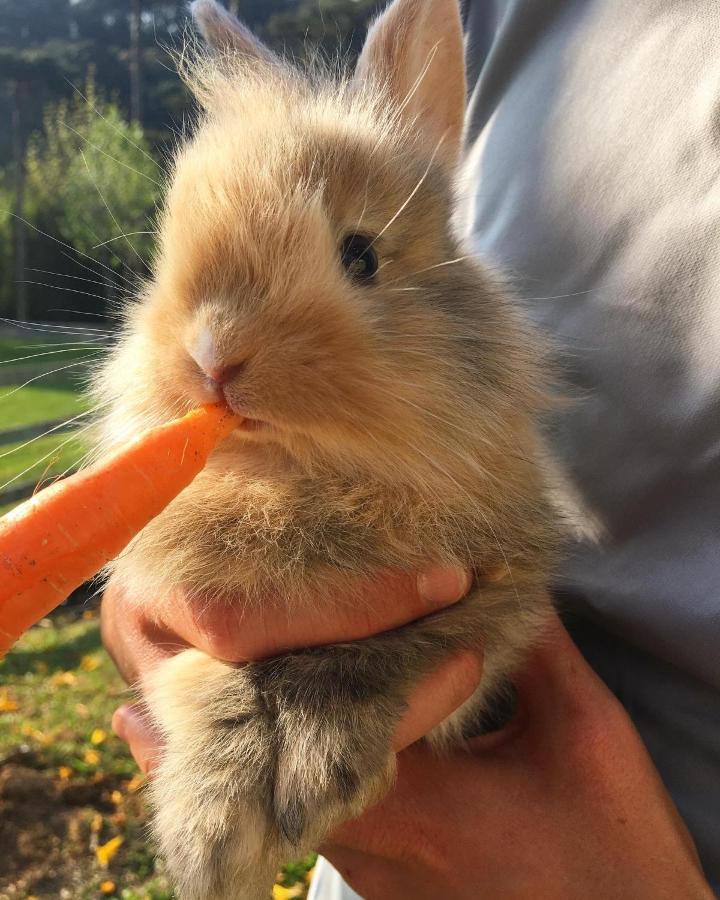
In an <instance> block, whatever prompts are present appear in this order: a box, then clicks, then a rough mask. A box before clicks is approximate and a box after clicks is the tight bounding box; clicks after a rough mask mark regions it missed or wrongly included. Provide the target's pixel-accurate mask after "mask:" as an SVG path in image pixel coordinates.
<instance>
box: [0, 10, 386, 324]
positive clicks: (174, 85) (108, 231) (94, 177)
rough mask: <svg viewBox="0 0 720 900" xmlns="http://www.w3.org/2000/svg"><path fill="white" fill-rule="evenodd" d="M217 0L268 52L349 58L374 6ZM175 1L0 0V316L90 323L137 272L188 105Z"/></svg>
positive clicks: (184, 17)
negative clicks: (90, 280)
mask: <svg viewBox="0 0 720 900" xmlns="http://www.w3.org/2000/svg"><path fill="white" fill-rule="evenodd" d="M229 5H230V6H231V8H233V9H234V11H236V12H238V13H239V14H240V15H241V17H242V18H243V19H244V20H245V22H246V23H247V24H249V25H250V26H251V27H252V28H254V29H255V31H256V32H257V33H258V34H259V35H260V36H261V37H263V38H264V39H265V40H266V41H267V42H268V43H269V44H270V45H271V46H273V47H274V48H275V49H276V50H278V51H281V52H284V53H286V54H289V55H295V56H302V55H303V53H304V52H305V50H306V49H307V48H308V47H313V48H314V47H317V46H320V47H321V48H322V49H323V50H324V51H325V52H326V53H327V54H329V55H331V56H335V55H337V53H338V51H340V53H341V54H342V55H343V56H344V57H346V58H349V59H352V56H353V55H354V53H355V52H356V51H357V48H358V46H359V44H360V42H361V40H362V36H363V34H364V32H365V28H366V24H367V20H368V18H369V17H370V15H371V13H372V12H373V11H374V10H375V9H376V8H377V7H378V6H379V5H380V4H379V3H378V2H377V0H239V2H238V0H229ZM187 6H188V4H187V0H23V2H22V3H19V2H17V0H0V122H3V123H7V127H4V128H0V315H3V316H6V317H12V318H16V319H27V318H31V319H36V320H37V319H42V320H53V319H55V320H58V319H60V320H64V321H67V320H68V315H69V314H68V313H67V310H68V309H71V310H73V311H74V312H75V313H79V314H80V315H81V317H82V316H85V317H90V316H91V315H93V314H94V315H102V314H104V312H105V311H106V310H105V306H106V305H107V302H108V301H110V302H112V301H113V299H114V298H115V296H116V295H117V294H118V293H121V292H122V291H123V290H127V289H128V286H129V285H131V284H132V282H133V280H134V278H133V276H134V275H135V274H137V273H139V272H141V271H142V270H143V268H144V265H143V262H142V261H141V260H142V259H144V260H147V259H148V258H149V254H150V249H151V245H152V242H151V235H148V234H138V233H137V232H148V231H151V230H152V215H153V211H154V209H155V204H156V202H157V200H158V198H159V185H160V183H161V182H162V171H163V167H164V164H165V160H166V159H167V156H168V153H169V152H170V150H171V147H172V144H173V142H174V141H175V140H176V134H177V132H178V131H179V129H180V128H181V127H182V125H183V123H184V121H185V120H186V119H187V113H188V110H189V109H190V105H191V102H190V98H189V97H188V96H187V93H186V91H185V89H184V88H183V86H182V84H181V83H180V80H179V79H178V77H177V76H176V74H175V72H174V71H173V66H172V60H171V56H170V54H169V52H168V51H169V50H170V49H171V48H175V49H177V48H178V47H179V46H181V44H182V42H183V39H184V36H185V35H186V34H187V30H188V28H189V27H190V26H189V21H188V13H187ZM123 233H127V234H130V233H134V234H132V236H131V237H129V238H128V239H127V240H125V239H124V238H122V237H121V235H122V234H123ZM58 241H59V242H61V243H57V242H58ZM106 242H109V243H106ZM61 244H64V245H69V248H71V249H68V246H62V245H61ZM101 245H102V246H101ZM131 245H132V246H131ZM133 247H134V248H135V249H133ZM72 251H77V252H75V253H74V252H72ZM88 257H92V259H93V260H97V263H96V264H92V266H91V267H92V269H93V272H94V273H95V275H94V276H93V277H94V278H95V279H97V280H98V282H99V286H97V285H96V286H95V287H94V288H88V289H87V293H89V294H93V295H94V296H86V294H83V293H80V291H81V290H83V288H84V285H83V282H81V281H80V279H82V278H87V277H88V272H87V267H88V265H90V260H89V259H88ZM51 272H52V273H54V274H53V275H52V276H50V275H49V273H51ZM39 273H42V274H43V275H44V277H37V276H38V274H39ZM85 287H87V286H86V285H85ZM58 295H62V296H63V300H62V302H58ZM75 318H77V316H75Z"/></svg>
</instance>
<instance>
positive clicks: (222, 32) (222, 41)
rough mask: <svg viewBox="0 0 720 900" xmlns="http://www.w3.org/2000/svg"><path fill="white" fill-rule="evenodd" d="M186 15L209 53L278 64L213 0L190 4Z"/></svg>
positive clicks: (195, 1)
mask: <svg viewBox="0 0 720 900" xmlns="http://www.w3.org/2000/svg"><path fill="white" fill-rule="evenodd" d="M190 12H191V13H192V17H193V20H194V22H195V24H196V26H197V28H198V30H199V31H200V33H201V34H202V36H203V37H204V38H205V42H206V43H207V45H208V46H209V47H211V48H212V49H213V50H218V51H223V50H231V51H234V52H236V53H240V54H242V56H245V57H247V58H248V59H257V60H258V61H261V62H264V63H270V64H277V63H278V62H279V60H278V58H277V57H276V56H275V54H274V53H273V52H272V50H270V49H269V48H268V47H266V46H265V44H263V42H262V41H260V40H258V38H256V37H255V35H254V34H253V33H252V31H250V29H249V28H246V27H245V26H244V25H243V23H242V22H240V21H239V20H238V19H236V18H235V16H233V15H232V14H231V13H229V12H228V11H227V10H226V9H225V7H224V6H221V5H220V4H219V3H217V2H216V0H194V2H192V3H191V4H190Z"/></svg>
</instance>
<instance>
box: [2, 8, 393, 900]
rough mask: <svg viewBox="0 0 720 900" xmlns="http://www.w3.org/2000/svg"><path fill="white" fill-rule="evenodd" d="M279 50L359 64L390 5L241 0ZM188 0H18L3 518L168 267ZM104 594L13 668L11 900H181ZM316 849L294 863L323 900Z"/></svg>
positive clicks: (7, 76) (52, 469)
mask: <svg viewBox="0 0 720 900" xmlns="http://www.w3.org/2000/svg"><path fill="white" fill-rule="evenodd" d="M228 5H229V7H230V8H231V9H232V10H233V11H234V12H236V13H238V14H239V15H240V16H241V18H242V19H243V20H244V21H245V22H246V23H247V24H248V25H250V26H251V27H252V28H253V29H254V30H255V32H256V33H257V34H258V35H260V36H261V37H262V38H263V40H265V41H266V42H267V43H268V44H270V45H271V46H272V47H273V48H274V49H276V50H278V51H279V52H283V53H286V54H291V55H295V56H303V55H304V54H305V53H306V52H307V51H308V50H314V49H315V48H317V47H320V48H321V49H322V50H323V51H324V52H326V53H327V54H328V55H330V56H336V55H337V53H338V52H340V53H341V54H342V55H343V56H344V57H345V58H347V59H348V61H349V62H352V60H353V58H354V56H355V54H356V52H357V50H358V49H359V46H360V44H361V43H362V39H363V36H364V33H365V30H366V26H367V22H368V19H369V18H370V17H371V15H372V14H373V12H374V11H375V10H376V9H377V8H378V7H379V6H381V5H383V4H382V3H378V2H376V0H229V3H228ZM187 6H188V3H187V0H166V2H163V0H0V514H2V513H5V512H7V511H8V510H9V509H11V508H12V507H13V506H14V505H15V504H17V503H18V502H20V501H21V500H22V499H24V498H26V497H28V496H29V495H31V494H32V493H33V492H34V491H35V490H37V488H38V486H40V487H41V486H42V485H44V484H46V483H47V482H48V481H49V480H52V479H55V478H57V477H61V476H63V475H65V474H67V473H69V472H72V471H73V470H74V469H76V468H77V467H78V466H79V465H81V463H82V460H83V458H84V456H85V453H86V452H87V445H86V442H85V434H86V432H87V430H88V427H89V426H88V424H87V423H88V421H89V417H90V415H91V414H92V410H91V409H90V408H89V404H88V401H87V400H86V399H85V397H84V395H83V385H84V383H85V382H86V380H87V376H88V373H89V371H91V370H92V367H93V365H94V363H96V362H97V360H98V359H99V357H101V355H102V354H103V353H105V352H107V349H108V347H109V346H111V345H112V341H113V339H114V335H115V328H116V322H117V318H116V317H117V310H118V308H119V305H120V304H121V303H122V301H123V298H124V297H126V296H128V295H131V294H132V293H133V292H134V291H135V289H136V287H137V284H138V281H139V279H140V278H142V277H143V276H144V275H147V273H148V265H149V262H150V259H151V254H152V246H153V216H154V212H155V209H156V206H157V204H158V202H160V200H161V186H162V183H163V171H164V169H165V166H166V162H167V159H168V157H169V155H170V154H171V153H172V149H173V146H174V144H175V142H176V141H177V139H178V135H179V134H180V132H181V131H182V130H183V128H184V127H185V126H186V123H187V121H188V113H189V111H190V110H191V101H190V98H189V96H188V95H187V93H186V91H185V90H184V88H183V86H182V84H181V82H180V80H179V78H178V77H177V75H176V74H175V71H174V68H173V61H172V51H173V50H177V49H179V48H180V47H181V46H182V43H183V39H184V35H186V33H187V29H188V28H189V22H188V13H187ZM96 593H97V591H96V588H93V587H92V586H89V587H88V589H86V590H85V591H83V592H80V594H79V595H77V596H76V597H74V598H73V601H72V602H71V603H69V604H67V605H66V606H65V607H64V608H63V609H62V610H60V611H59V612H58V613H57V614H56V615H53V616H52V617H51V618H48V619H46V620H44V621H43V622H42V623H40V625H39V626H38V627H36V628H34V629H32V630H31V632H29V633H28V634H27V635H26V636H25V637H24V638H23V640H22V641H21V642H20V643H19V644H18V645H17V646H16V648H15V649H14V650H13V651H12V652H11V653H10V654H9V655H8V657H7V658H6V659H5V660H4V661H2V662H0V848H2V849H1V851H0V900H10V898H12V900H20V898H22V900H32V898H48V900H49V898H52V900H57V898H61V900H66V898H67V900H71V898H78V900H89V898H97V897H122V898H124V900H141V898H148V900H167V898H170V897H171V896H172V893H171V891H170V889H169V887H168V884H167V882H166V880H165V878H164V876H163V873H162V867H161V864H159V863H158V862H157V861H156V860H155V857H154V854H153V850H152V846H151V844H150V843H149V841H148V838H147V832H146V825H147V809H146V804H145V801H144V797H143V790H142V784H143V779H142V778H141V777H140V776H139V775H138V774H137V770H136V768H135V765H134V763H133V762H132V760H131V759H130V757H129V756H128V754H127V751H126V749H125V747H124V745H123V744H122V743H121V742H120V741H119V740H118V739H117V738H115V737H114V736H113V735H112V733H111V731H110V726H109V723H110V717H111V715H112V712H113V710H114V709H115V707H116V706H118V705H119V704H120V703H121V702H123V701H124V700H126V699H129V697H130V694H129V692H128V691H127V690H126V688H125V686H124V685H123V684H122V682H121V681H120V679H119V678H118V676H117V674H116V673H115V671H114V668H113V666H112V663H111V661H110V660H109V658H108V657H107V654H106V653H105V652H104V650H103V649H102V647H101V643H100V636H99V628H98V618H97V597H96V596H95V594H96ZM313 862H314V860H313V858H309V859H306V860H301V861H295V862H292V861H289V864H288V867H287V868H286V869H285V870H284V871H283V872H281V873H278V883H277V885H276V886H275V889H274V895H273V896H274V898H275V900H285V898H293V897H304V896H305V892H306V889H307V883H308V880H309V873H310V872H311V870H312V866H313Z"/></svg>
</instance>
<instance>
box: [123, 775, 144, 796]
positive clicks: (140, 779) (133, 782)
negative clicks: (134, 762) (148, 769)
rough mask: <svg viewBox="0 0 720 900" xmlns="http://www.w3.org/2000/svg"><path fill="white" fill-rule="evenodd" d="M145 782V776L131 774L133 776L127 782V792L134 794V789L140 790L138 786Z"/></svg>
mask: <svg viewBox="0 0 720 900" xmlns="http://www.w3.org/2000/svg"><path fill="white" fill-rule="evenodd" d="M144 784H145V776H144V775H133V777H132V778H131V779H130V781H128V783H127V789H128V793H130V794H134V793H135V791H138V790H140V788H141V787H142V786H143V785H144Z"/></svg>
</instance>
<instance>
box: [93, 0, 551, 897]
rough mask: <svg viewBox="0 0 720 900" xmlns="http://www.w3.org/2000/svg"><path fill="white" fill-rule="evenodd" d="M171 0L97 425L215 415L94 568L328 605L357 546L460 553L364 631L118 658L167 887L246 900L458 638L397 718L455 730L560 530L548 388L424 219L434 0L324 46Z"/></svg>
mask: <svg viewBox="0 0 720 900" xmlns="http://www.w3.org/2000/svg"><path fill="white" fill-rule="evenodd" d="M192 12H193V15H194V18H195V21H196V23H197V25H198V27H199V30H200V31H201V32H202V35H203V37H204V38H205V42H206V44H207V45H208V48H207V49H200V48H198V47H196V48H195V50H193V51H191V52H189V53H187V54H185V55H184V57H183V59H181V66H182V69H183V75H184V77H185V78H186V79H187V81H188V84H189V85H190V87H191V89H192V91H193V92H194V94H195V97H196V98H197V101H198V104H199V108H200V112H199V114H198V121H197V123H196V125H197V127H196V128H195V129H194V133H193V135H192V136H191V137H189V138H187V139H186V140H185V141H184V143H183V144H182V145H181V146H180V147H179V149H178V150H177V153H176V155H175V158H174V162H173V165H172V170H171V172H170V175H169V179H168V181H169V184H168V189H167V195H166V199H165V202H164V207H163V209H162V211H161V213H160V216H159V223H158V246H157V253H156V258H155V261H154V265H153V272H152V277H151V278H150V279H148V281H147V283H146V285H145V286H144V288H143V290H142V291H141V292H140V296H139V297H138V298H137V299H136V300H134V301H132V302H130V303H129V304H128V306H127V309H126V311H125V319H124V324H123V330H122V336H121V338H120V340H119V341H118V345H117V348H116V349H115V350H114V351H113V353H112V356H111V358H110V360H109V361H108V362H107V363H105V364H104V367H103V369H102V370H101V371H100V372H99V373H98V375H97V379H96V383H95V387H94V390H95V393H96V394H97V396H98V397H101V398H102V400H103V401H104V402H108V401H109V407H110V408H109V412H108V413H107V415H106V416H105V417H104V419H103V421H102V423H101V428H102V436H103V439H104V441H105V442H106V443H109V444H114V443H118V442H120V441H122V440H125V439H127V437H128V436H131V435H133V434H135V433H136V432H137V430H138V429H140V428H143V427H146V426H150V425H154V424H156V423H159V422H162V421H166V420H168V419H169V418H171V417H174V416H176V415H178V414H180V413H182V412H184V411H186V410H187V409H189V408H191V407H193V406H196V405H197V404H200V403H203V402H218V401H219V402H223V403H226V404H227V405H228V406H229V407H230V408H231V409H233V410H234V411H235V412H237V413H238V414H240V415H241V416H243V417H244V419H243V422H242V424H241V425H240V426H238V428H237V429H236V430H235V431H234V432H233V433H232V434H231V435H230V437H229V438H228V439H227V440H225V441H224V442H223V443H222V444H221V446H220V447H219V448H218V449H217V450H216V451H215V452H214V454H213V455H212V457H211V460H210V462H209V464H208V466H207V468H206V469H205V470H204V471H203V472H202V473H201V475H200V476H199V477H198V478H197V479H196V480H195V481H194V482H193V483H192V484H191V485H190V487H188V488H187V489H186V490H185V491H183V492H182V493H181V495H180V496H179V497H178V498H177V499H176V500H175V501H173V503H171V504H170V506H169V507H168V508H167V509H166V510H165V511H164V512H163V513H162V514H161V515H159V516H158V517H157V518H156V519H155V520H153V521H152V522H151V523H150V524H149V525H148V526H147V527H146V528H145V529H144V531H143V532H142V533H141V534H140V535H139V537H138V538H137V539H136V540H135V541H134V542H133V543H132V544H131V546H130V547H129V549H128V550H127V551H126V552H125V553H124V554H123V555H122V556H121V557H120V558H118V559H117V560H115V561H114V562H113V563H112V564H111V565H110V567H109V571H110V573H111V574H112V577H113V578H114V579H115V580H116V581H117V582H119V583H120V584H121V585H122V586H123V587H124V588H125V590H126V591H127V593H128V594H129V595H131V596H134V597H143V598H147V600H146V601H145V602H147V603H152V604H153V605H154V606H156V608H161V606H162V603H163V599H164V598H167V597H169V596H170V595H171V594H172V593H173V592H174V591H177V590H178V589H182V591H183V592H184V594H185V595H186V596H191V597H193V598H194V599H195V600H196V601H197V602H201V603H207V604H213V603H237V604H247V605H248V606H252V605H253V604H262V603H266V602H272V603H274V604H276V605H277V607H278V609H279V610H281V611H283V612H284V614H287V615H294V614H298V615H301V614H302V609H303V607H304V606H305V607H306V606H307V604H309V603H319V602H323V603H325V604H326V605H327V615H328V616H331V615H332V614H333V609H334V608H337V605H336V604H338V603H340V602H342V603H357V604H361V603H362V602H363V601H362V595H361V594H360V593H358V590H357V588H356V587H354V586H355V585H357V584H358V583H359V582H360V581H361V580H362V579H372V578H374V577H377V576H378V574H379V573H381V572H382V571H386V570H390V569H393V570H403V571H408V572H412V571H415V570H417V569H418V568H419V567H421V566H422V567H426V566H427V565H428V564H429V563H434V564H438V565H443V566H455V567H461V568H464V569H469V570H471V571H472V572H473V573H474V576H475V580H474V582H473V585H472V587H471V589H470V592H469V594H468V595H467V597H466V598H465V599H464V600H462V601H461V602H460V603H458V604H456V605H455V606H453V607H452V608H449V609H446V610H445V611H442V612H437V613H435V614H433V615H430V616H428V617H426V618H424V619H422V620H419V621H416V622H413V623H411V624H408V625H405V626H403V627H400V628H397V629H396V630H394V631H391V632H387V633H385V634H381V635H378V636H376V637H373V638H369V639H366V640H359V641H356V642H349V643H345V644H340V645H337V646H324V647H315V648H312V649H306V650H299V651H295V652H291V653H287V654H285V655H282V656H278V657H276V658H272V659H267V660H264V661H260V662H257V663H253V664H249V665H240V666H235V665H231V664H227V663H224V662H219V661H217V660H215V659H211V658H210V657H208V656H206V655H204V654H203V653H201V652H199V651H196V650H186V651H184V652H181V653H179V654H178V655H176V656H175V657H173V658H172V659H171V660H169V661H166V662H164V663H163V664H162V665H160V666H158V667H157V668H156V669H155V670H154V673H153V674H152V676H151V677H150V678H149V681H148V683H147V684H146V685H144V688H145V699H146V703H147V707H148V710H149V714H150V715H151V716H152V718H153V720H154V721H155V723H156V724H157V727H158V728H159V729H160V731H161V732H162V734H163V736H164V740H165V749H164V753H163V756H162V759H161V761H160V762H159V764H158V766H157V768H156V769H155V771H154V773H153V777H152V779H151V784H150V791H151V797H152V802H153V806H154V809H155V813H154V832H155V835H156V838H157V842H158V844H159V847H160V850H161V853H162V855H163V856H164V858H165V860H166V864H167V867H168V870H169V873H170V876H171V878H172V880H173V881H174V883H175V885H176V887H177V891H178V895H179V896H180V897H181V898H183V900H261V898H263V900H264V898H267V897H269V895H270V891H271V885H272V883H273V879H274V876H275V873H276V871H277V869H278V867H279V866H280V865H281V864H282V863H284V862H287V861H288V860H292V859H295V858H298V857H299V856H300V855H303V854H305V853H307V852H308V851H310V850H311V849H313V848H315V847H317V846H318V845H319V844H320V843H321V842H322V841H323V840H324V838H325V837H326V836H327V835H328V833H329V832H330V831H331V830H332V829H333V828H334V827H336V826H337V825H338V824H339V823H341V822H343V821H346V820H348V819H350V818H352V817H356V816H358V815H359V814H360V813H362V811H363V810H364V809H366V808H367V807H368V806H369V805H371V804H373V803H376V802H377V801H379V800H380V799H381V798H382V797H383V796H384V794H385V793H386V792H387V791H388V790H389V789H390V788H391V786H392V783H393V778H394V772H395V757H394V754H393V753H392V751H391V738H392V735H393V731H394V729H395V726H396V724H397V722H398V720H399V719H400V717H401V716H402V714H403V712H404V710H405V708H406V701H407V697H408V695H409V693H410V691H411V690H412V688H413V686H414V685H415V684H417V682H418V681H419V680H420V679H422V678H423V676H425V675H427V674H428V673H429V672H430V671H431V670H432V669H433V668H434V667H435V666H437V665H438V663H440V662H441V661H442V660H444V659H446V658H447V657H448V656H449V655H451V654H453V653H455V652H457V651H459V650H460V649H463V648H475V649H477V648H482V650H483V652H484V674H483V679H482V683H481V685H480V687H479V689H478V691H477V692H476V694H475V695H474V696H473V697H472V698H471V700H470V701H468V702H466V703H465V704H464V705H463V706H462V707H461V708H460V710H458V711H457V712H456V713H455V714H454V715H453V716H452V717H451V718H450V719H448V720H447V721H446V722H444V723H443V724H442V725H441V726H439V727H438V728H437V729H435V731H434V732H432V733H431V734H430V735H429V736H428V738H427V740H428V741H430V742H431V744H433V745H434V746H435V747H437V749H438V752H442V750H443V748H447V747H457V746H462V742H463V740H465V739H466V738H467V736H468V735H470V734H473V733H474V732H475V731H477V729H478V728H480V727H481V726H482V722H483V716H484V715H486V714H487V711H488V709H489V708H490V706H491V704H492V701H493V697H494V696H496V694H497V692H498V691H499V690H501V689H502V686H503V685H504V684H506V683H507V682H508V679H509V678H510V677H511V675H512V673H513V670H514V669H515V668H516V667H517V665H518V664H519V663H520V661H521V660H522V658H523V656H524V654H525V653H526V652H527V651H528V648H529V647H531V646H532V644H533V642H534V641H535V640H537V639H538V635H539V634H540V633H541V631H542V628H543V624H544V622H545V621H546V620H547V618H548V616H549V614H550V611H551V608H552V604H551V600H550V597H549V595H548V591H547V587H546V585H547V582H548V578H549V575H550V572H551V571H552V567H553V565H554V560H555V557H556V553H557V546H558V534H559V532H560V525H559V518H558V514H557V512H556V506H555V502H554V500H553V496H552V494H553V489H552V486H551V480H552V479H550V478H549V477H548V466H547V464H546V463H547V452H546V450H545V448H544V445H543V440H542V436H541V427H540V424H541V421H542V418H543V416H544V415H545V413H546V411H547V409H548V404H549V400H548V396H549V393H550V391H549V389H548V387H547V385H546V382H547V377H546V366H545V363H544V361H543V360H544V353H543V349H542V347H541V346H540V342H539V341H538V339H537V337H536V336H535V335H534V334H533V333H532V331H531V329H530V328H529V327H528V326H526V325H525V324H524V322H523V320H522V318H521V317H520V315H519V314H518V313H517V311H516V310H515V309H514V307H513V304H512V303H511V302H510V300H509V298H508V294H507V291H506V289H505V287H504V285H503V282H502V280H501V278H499V277H498V276H497V275H496V274H494V273H493V272H491V271H490V270H489V269H488V268H486V267H484V266H483V265H482V264H481V263H480V262H478V261H477V260H476V259H474V258H472V256H470V255H468V253H467V250H466V249H465V248H464V247H463V245H462V242H461V241H460V239H459V238H458V237H457V236H456V235H455V234H454V232H453V227H452V218H453V210H454V206H455V187H454V185H455V183H456V176H457V172H458V168H459V161H460V153H461V145H462V129H463V115H464V106H465V76H464V64H463V44H462V32H461V21H460V11H459V4H458V0H393V2H392V3H391V5H390V6H389V7H388V8H387V9H386V10H385V11H384V12H383V13H382V14H381V15H380V16H379V17H378V18H377V19H376V20H375V22H374V23H373V24H372V26H371V28H370V29H369V32H368V36H367V40H366V43H365V45H364V48H363V50H362V52H361V54H360V56H359V59H358V62H357V65H356V67H355V69H354V72H352V73H349V74H347V73H344V72H337V71H334V70H333V68H332V67H331V66H329V65H323V64H322V63H319V62H318V61H317V60H316V61H314V62H311V63H310V64H308V65H307V66H301V65H299V64H297V63H294V62H293V63H291V62H288V61H285V60H283V59H281V58H279V57H278V56H276V55H275V54H274V53H273V52H272V51H271V50H269V49H268V48H267V47H265V46H264V45H263V44H262V43H261V42H260V41H259V40H258V39H257V37H255V36H254V35H253V34H252V33H250V32H249V30H248V29H246V28H245V27H244V26H243V25H242V24H241V23H240V22H239V21H238V20H237V19H236V18H235V17H234V16H232V15H231V14H230V13H228V12H227V11H226V10H225V9H224V8H223V7H222V6H220V5H219V4H217V3H216V2H214V0H196V2H194V3H193V4H192ZM492 571H502V572H504V573H506V577H504V578H502V579H495V580H486V583H482V582H483V573H487V572H492ZM150 598H152V599H150ZM318 598H325V599H324V600H320V599H318ZM339 598H342V600H340V599H339ZM388 602H391V600H390V599H389V600H388Z"/></svg>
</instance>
